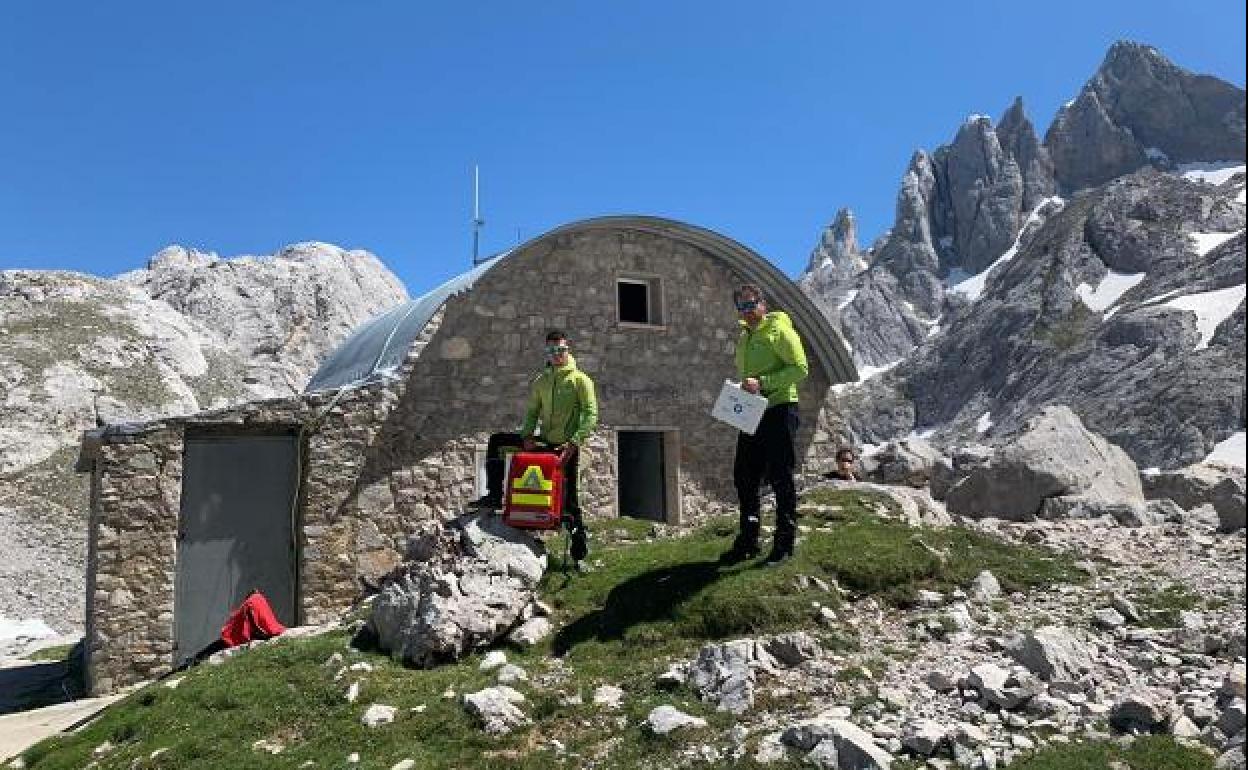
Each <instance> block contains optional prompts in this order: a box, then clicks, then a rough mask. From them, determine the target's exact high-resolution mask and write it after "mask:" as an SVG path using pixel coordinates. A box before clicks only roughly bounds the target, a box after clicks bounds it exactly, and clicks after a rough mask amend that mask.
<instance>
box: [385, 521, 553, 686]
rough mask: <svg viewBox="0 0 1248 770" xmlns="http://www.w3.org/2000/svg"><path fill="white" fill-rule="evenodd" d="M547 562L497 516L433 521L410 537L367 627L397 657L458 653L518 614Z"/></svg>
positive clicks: (476, 646) (423, 662)
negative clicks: (401, 562)
mask: <svg viewBox="0 0 1248 770" xmlns="http://www.w3.org/2000/svg"><path fill="white" fill-rule="evenodd" d="M545 569H546V555H545V550H544V549H543V547H542V544H541V543H540V542H538V541H537V540H534V539H533V538H532V537H530V536H529V535H526V534H525V533H523V532H521V531H519V530H515V529H512V528H511V527H508V526H506V525H505V524H503V523H502V521H501V519H500V518H499V517H497V516H494V515H492V514H466V515H464V516H460V517H459V518H457V519H454V520H452V521H451V522H448V523H447V524H445V525H438V524H434V525H432V526H431V527H430V528H429V529H428V530H426V531H424V532H421V533H419V534H417V535H414V536H412V538H411V541H410V542H409V545H408V560H407V561H406V562H404V563H403V564H402V565H400V566H399V567H398V568H396V570H395V572H394V573H393V574H392V575H391V576H390V577H389V578H388V580H387V582H386V584H385V585H384V586H383V587H382V589H381V593H380V594H378V596H377V598H376V599H375V600H374V601H373V605H372V614H371V616H370V618H369V627H370V629H371V630H372V632H373V633H374V634H375V635H376V638H377V641H378V644H379V645H380V647H381V648H382V649H383V650H386V651H387V652H389V653H390V655H391V656H392V657H393V658H395V659H396V660H403V661H405V662H408V663H411V664H413V665H416V666H421V667H429V666H433V665H436V664H438V663H442V662H445V661H453V660H458V659H459V658H461V657H463V656H464V655H467V654H469V653H471V652H474V651H476V650H480V649H483V648H485V647H488V646H489V645H491V644H493V643H494V642H495V641H497V640H498V639H500V638H502V637H504V636H505V635H506V634H507V633H508V632H509V631H510V630H511V629H513V628H514V627H515V626H516V625H517V624H518V623H519V622H521V621H522V620H523V615H524V611H525V609H526V608H527V607H528V606H529V605H530V604H531V603H532V601H533V598H534V593H535V591H536V589H537V584H538V581H539V580H541V577H542V573H543V572H544V571H545Z"/></svg>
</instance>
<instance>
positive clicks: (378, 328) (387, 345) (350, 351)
mask: <svg viewBox="0 0 1248 770" xmlns="http://www.w3.org/2000/svg"><path fill="white" fill-rule="evenodd" d="M598 229H613V230H621V229H622V230H635V231H639V232H646V233H652V234H656V235H663V236H666V237H669V238H674V239H676V240H679V241H682V242H684V243H688V244H690V245H692V246H696V247H697V248H699V249H701V250H702V251H704V252H706V253H707V254H709V255H711V256H713V257H716V258H718V259H720V260H722V261H723V263H724V264H725V265H727V266H728V267H729V268H730V269H731V270H733V271H734V272H736V273H737V274H738V275H740V276H742V277H743V278H745V280H747V281H749V282H750V283H755V284H758V285H759V286H761V287H762V288H763V291H764V292H765V293H766V294H767V297H768V298H769V299H770V300H771V304H773V305H775V306H777V307H778V308H782V309H783V310H785V312H787V313H788V314H789V316H790V317H791V318H792V319H793V322H794V324H795V325H796V326H797V328H798V330H799V331H800V332H801V333H802V338H803V341H804V342H805V343H806V348H807V352H808V354H810V355H813V357H814V358H815V359H816V360H818V361H819V363H820V365H821V366H822V367H823V368H824V370H825V371H826V372H828V374H829V376H831V377H832V379H833V380H834V381H839V382H853V381H854V380H857V379H858V374H857V370H856V369H855V368H854V363H853V358H852V357H851V356H850V354H849V351H848V350H847V349H846V347H845V343H844V342H843V341H842V340H841V338H840V336H839V335H838V334H837V333H836V331H834V330H833V329H832V327H831V325H830V324H829V323H828V321H827V318H826V317H825V316H824V315H823V313H822V311H820V310H819V309H818V308H817V307H815V305H814V303H813V302H811V301H810V299H809V298H808V297H807V296H806V295H805V294H803V293H802V291H801V290H800V289H799V288H798V287H797V285H796V284H794V283H793V282H792V281H790V280H789V279H788V277H787V276H785V275H784V273H781V272H780V271H779V270H778V269H776V267H775V266H773V265H772V264H771V263H770V262H768V261H767V260H765V259H763V258H762V257H761V256H759V255H758V254H757V253H755V252H754V251H753V250H751V249H749V248H747V247H745V246H743V245H742V244H740V243H738V242H737V241H734V240H732V239H731V238H727V237H725V236H723V235H720V234H719V233H716V232H712V231H711V230H707V229H705V228H701V227H697V226H695V225H689V224H685V223H684V222H677V221H675V220H672V219H664V218H662V217H647V216H608V217H596V218H593V219H584V220H581V221H579V222H572V223H569V224H566V225H563V226H561V227H557V228H555V229H554V230H551V231H549V232H546V233H543V234H542V235H539V236H538V237H536V238H534V239H532V240H530V241H528V242H527V243H525V244H524V245H522V246H519V247H517V248H515V249H511V250H509V251H505V252H503V253H501V254H499V255H497V256H495V257H492V258H491V259H489V260H488V261H486V262H483V263H482V264H480V265H478V266H477V267H475V268H473V269H472V270H470V271H468V272H467V273H464V274H462V275H459V276H457V277H455V278H452V279H451V280H449V281H447V282H446V283H444V284H442V285H441V286H438V287H437V288H435V289H433V290H432V291H429V292H427V293H425V294H424V295H422V296H420V297H417V298H416V299H414V300H410V301H409V302H406V303H404V304H402V305H399V306H398V307H396V308H394V309H392V310H389V311H387V312H385V313H383V314H382V315H380V316H377V317H376V318H373V319H371V320H370V321H368V322H367V323H365V324H364V325H363V326H361V327H360V328H359V329H357V330H356V331H355V332H354V333H352V334H351V336H350V337H348V338H347V339H346V341H344V342H343V343H342V345H341V346H339V348H338V349H337V350H336V351H334V353H332V354H331V355H330V356H329V358H327V359H326V360H325V362H324V363H322V364H321V367H320V368H319V369H318V370H317V371H316V374H314V375H313V376H312V380H311V381H310V382H309V383H308V386H307V388H305V389H304V390H305V392H308V393H312V392H317V391H324V390H333V389H335V388H339V387H343V386H347V385H353V384H359V383H364V382H368V381H371V380H373V379H376V378H378V377H380V376H383V375H385V374H387V373H389V372H393V371H394V370H395V369H397V368H398V366H399V365H400V364H402V363H403V359H404V358H405V357H406V356H407V351H408V350H409V349H410V348H411V346H412V343H413V341H415V339H416V336H417V335H419V334H420V331H421V329H423V328H424V327H425V324H427V323H429V319H431V318H432V317H433V314H434V313H436V312H437V311H438V308H440V307H442V305H443V303H445V302H446V300H447V299H449V298H450V297H452V296H454V295H456V294H459V293H460V292H463V291H467V290H469V289H471V288H472V286H473V284H474V283H476V281H477V279H478V278H480V277H481V276H482V275H484V274H485V273H486V272H487V271H488V270H489V269H490V268H492V267H493V266H494V265H497V264H498V263H499V262H500V261H501V260H503V259H505V258H506V257H507V256H509V255H510V254H514V253H517V252H520V251H523V250H524V249H525V248H527V247H528V246H530V245H532V244H534V243H537V242H538V241H541V240H543V239H545V238H550V237H552V236H556V235H563V234H567V233H572V232H584V231H586V230H598Z"/></svg>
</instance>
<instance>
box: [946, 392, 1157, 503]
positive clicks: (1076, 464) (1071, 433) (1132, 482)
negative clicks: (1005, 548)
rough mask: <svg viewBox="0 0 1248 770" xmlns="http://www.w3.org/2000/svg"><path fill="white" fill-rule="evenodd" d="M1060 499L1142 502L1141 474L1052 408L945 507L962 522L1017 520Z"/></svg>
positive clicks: (961, 485) (972, 476) (1072, 416)
mask: <svg viewBox="0 0 1248 770" xmlns="http://www.w3.org/2000/svg"><path fill="white" fill-rule="evenodd" d="M1064 496H1079V497H1082V498H1085V499H1088V500H1099V501H1106V502H1114V503H1119V502H1138V503H1139V504H1141V505H1142V504H1143V502H1144V492H1143V489H1142V488H1141V486H1140V477H1139V470H1138V469H1137V468H1136V466H1135V463H1134V462H1132V461H1131V458H1130V457H1128V456H1127V453H1126V452H1124V451H1122V450H1121V449H1119V448H1118V447H1116V446H1114V445H1113V444H1110V443H1109V442H1107V441H1105V439H1103V438H1101V437H1100V436H1097V435H1095V434H1093V433H1090V432H1089V431H1088V430H1087V429H1086V428H1084V427H1083V423H1082V422H1081V421H1080V420H1079V418H1078V417H1077V416H1076V415H1075V413H1074V412H1072V411H1071V410H1070V409H1069V408H1067V407H1064V406H1055V407H1046V408H1045V409H1043V410H1042V411H1041V412H1040V414H1039V415H1038V416H1037V417H1035V418H1034V419H1033V420H1031V421H1030V422H1029V423H1028V424H1027V430H1026V431H1025V432H1024V433H1023V434H1022V435H1021V436H1019V437H1018V439H1017V440H1015V441H1014V442H1012V443H1010V444H1008V445H1006V446H1004V447H1002V448H1001V449H1000V450H999V451H998V452H997V454H996V455H994V456H993V458H992V459H991V460H989V461H988V463H986V464H985V465H983V466H980V467H979V468H976V469H975V470H973V471H972V472H971V473H970V475H969V476H967V477H966V478H965V479H963V480H962V481H961V482H959V483H958V484H957V485H956V486H955V487H953V488H952V489H951V490H949V492H948V494H947V495H946V497H945V505H946V506H947V508H948V510H949V511H950V513H956V514H960V515H963V516H995V517H999V518H1004V519H1012V520H1019V519H1026V518H1029V517H1032V516H1035V515H1037V514H1038V513H1039V512H1040V510H1041V507H1042V506H1043V505H1044V502H1045V500H1047V499H1049V498H1054V497H1064Z"/></svg>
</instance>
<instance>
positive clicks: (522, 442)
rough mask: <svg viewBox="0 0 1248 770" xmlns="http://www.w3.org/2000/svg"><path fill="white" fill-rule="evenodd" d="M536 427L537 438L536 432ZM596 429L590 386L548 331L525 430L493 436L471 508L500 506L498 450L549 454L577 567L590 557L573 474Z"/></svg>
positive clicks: (559, 336)
mask: <svg viewBox="0 0 1248 770" xmlns="http://www.w3.org/2000/svg"><path fill="white" fill-rule="evenodd" d="M539 425H540V426H541V431H540V433H539V431H538V426H539ZM597 425H598V398H597V396H596V395H595V394H594V381H593V380H591V379H590V378H589V375H588V374H585V373H584V372H582V371H581V370H580V369H577V368H576V359H574V358H573V357H572V353H571V346H570V345H569V344H568V336H567V335H566V334H564V333H563V332H561V331H558V330H552V331H550V332H549V333H547V335H546V368H545V369H544V370H543V371H542V373H541V374H539V375H538V376H537V378H536V379H534V380H533V384H532V386H530V388H529V400H528V405H527V407H526V408H525V412H524V425H523V427H522V428H521V429H520V432H519V433H495V434H493V435H492V436H490V443H489V445H488V446H487V448H486V453H485V478H486V488H487V490H488V491H487V492H486V494H485V497H482V498H481V499H480V500H477V501H476V502H475V503H474V505H476V506H477V507H481V508H493V509H497V508H501V507H502V504H503V471H504V463H503V457H502V450H503V449H505V448H509V447H510V448H516V447H521V448H523V449H524V450H525V451H527V452H531V451H533V450H535V449H547V450H554V451H557V452H558V453H559V462H560V463H561V464H562V465H563V469H564V479H565V482H564V485H563V516H564V520H565V521H568V522H570V524H571V532H572V548H571V550H572V559H573V560H574V561H578V562H579V561H581V560H583V559H584V558H585V556H586V555H587V554H588V553H589V535H588V533H587V532H586V529H585V521H584V517H583V516H582V514H581V506H580V499H579V495H578V491H577V485H578V478H577V471H578V469H579V467H580V464H581V461H582V459H583V458H584V455H585V450H584V446H585V440H586V439H587V438H589V434H590V433H591V432H593V430H594V428H595V427H596V426H597Z"/></svg>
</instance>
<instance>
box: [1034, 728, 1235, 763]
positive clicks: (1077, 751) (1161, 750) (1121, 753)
mask: <svg viewBox="0 0 1248 770" xmlns="http://www.w3.org/2000/svg"><path fill="white" fill-rule="evenodd" d="M1113 762H1120V763H1123V764H1124V765H1125V767H1126V768H1129V770H1212V769H1213V757H1211V756H1210V755H1209V754H1208V753H1207V752H1205V751H1203V750H1202V749H1198V748H1191V747H1188V746H1183V745H1181V744H1179V743H1177V742H1176V741H1175V740H1174V738H1171V737H1169V736H1147V737H1143V738H1138V739H1136V740H1135V741H1134V742H1132V744H1131V746H1130V747H1128V748H1123V747H1121V746H1119V745H1118V744H1116V743H1112V742H1108V741H1096V742H1087V743H1072V744H1069V745H1065V746H1061V745H1055V746H1049V747H1047V748H1045V749H1042V750H1041V751H1038V752H1036V753H1035V754H1032V755H1030V756H1028V757H1026V758H1024V759H1020V760H1018V761H1016V762H1014V763H1013V764H1012V765H1010V768H1011V770H1105V768H1108V767H1111V766H1112V765H1111V763H1113Z"/></svg>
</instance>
